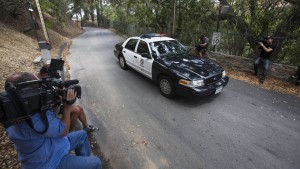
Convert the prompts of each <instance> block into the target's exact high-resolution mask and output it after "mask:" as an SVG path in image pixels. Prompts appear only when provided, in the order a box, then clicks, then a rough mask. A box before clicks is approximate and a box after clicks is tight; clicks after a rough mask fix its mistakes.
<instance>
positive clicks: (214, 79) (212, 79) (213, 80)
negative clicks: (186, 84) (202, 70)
mask: <svg viewBox="0 0 300 169" xmlns="http://www.w3.org/2000/svg"><path fill="white" fill-rule="evenodd" d="M221 78H222V74H218V75H216V76H212V77H210V78H207V79H205V84H206V85H210V84H213V83H216V82H218V81H219V80H220V79H221Z"/></svg>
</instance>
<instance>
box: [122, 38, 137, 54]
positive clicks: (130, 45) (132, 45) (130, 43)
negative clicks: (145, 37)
mask: <svg viewBox="0 0 300 169" xmlns="http://www.w3.org/2000/svg"><path fill="white" fill-rule="evenodd" d="M137 42H138V40H137V39H130V40H129V41H128V42H127V43H126V45H125V48H126V49H128V50H131V51H134V49H135V46H136V44H137Z"/></svg>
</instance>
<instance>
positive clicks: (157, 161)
mask: <svg viewBox="0 0 300 169" xmlns="http://www.w3.org/2000/svg"><path fill="white" fill-rule="evenodd" d="M85 30H86V32H85V33H84V34H82V35H81V36H79V37H77V38H75V39H73V44H72V46H71V49H70V55H69V57H68V61H69V63H70V67H71V70H70V73H71V78H72V79H79V80H80V85H81V86H82V91H83V94H82V100H81V104H82V105H83V106H84V107H85V109H86V111H87V114H88V119H89V121H90V123H92V124H94V125H97V126H99V128H100V130H99V131H98V132H95V137H96V139H97V141H98V143H99V145H100V147H101V151H102V152H103V153H104V155H105V157H106V158H108V159H109V160H110V164H111V166H112V168H114V169H118V168H125V169H231V168H233V169H254V168H258V169H299V168H300V111H299V110H300V104H299V103H300V99H299V98H296V97H293V96H289V95H283V94H278V93H275V92H270V91H266V90H263V89H260V88H256V87H254V86H251V85H248V84H245V83H243V82H241V81H237V80H233V79H230V82H229V84H228V86H227V87H226V88H225V89H224V90H223V91H222V93H221V94H220V95H217V96H210V97H205V98H190V99H186V98H178V99H175V100H169V99H167V98H165V97H163V96H162V95H160V92H159V90H158V88H157V86H156V85H155V84H154V83H152V82H151V81H150V80H149V79H147V78H145V77H143V76H141V75H139V74H138V73H136V72H134V71H133V70H127V71H124V70H122V69H121V68H120V67H119V65H118V60H117V59H116V58H115V56H114V54H113V49H114V45H115V44H116V43H118V42H120V41H124V39H123V38H121V37H120V36H118V35H116V34H115V33H113V32H112V31H110V30H108V29H99V28H85Z"/></svg>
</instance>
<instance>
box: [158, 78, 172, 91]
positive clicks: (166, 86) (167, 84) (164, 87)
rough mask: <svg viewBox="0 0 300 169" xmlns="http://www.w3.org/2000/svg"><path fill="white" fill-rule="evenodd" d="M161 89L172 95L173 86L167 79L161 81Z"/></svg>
mask: <svg viewBox="0 0 300 169" xmlns="http://www.w3.org/2000/svg"><path fill="white" fill-rule="evenodd" d="M160 89H161V91H162V92H163V93H164V94H170V93H171V84H170V82H169V81H168V80H166V79H161V80H160Z"/></svg>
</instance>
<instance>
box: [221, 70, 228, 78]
mask: <svg viewBox="0 0 300 169" xmlns="http://www.w3.org/2000/svg"><path fill="white" fill-rule="evenodd" d="M225 76H227V73H226V71H225V70H223V72H222V78H223V77H225Z"/></svg>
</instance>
